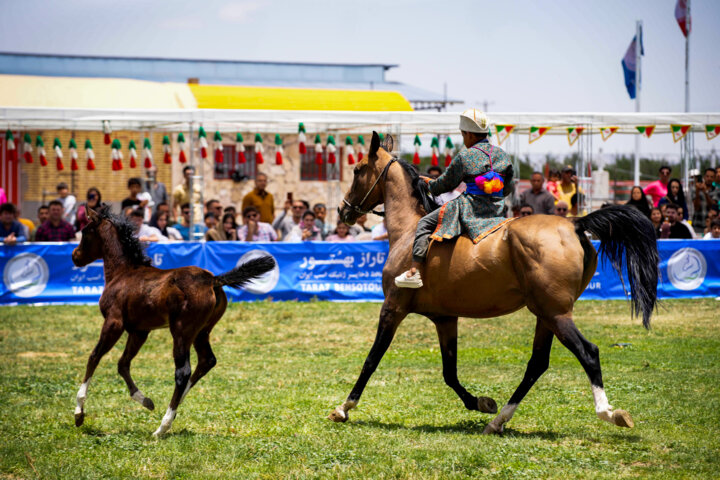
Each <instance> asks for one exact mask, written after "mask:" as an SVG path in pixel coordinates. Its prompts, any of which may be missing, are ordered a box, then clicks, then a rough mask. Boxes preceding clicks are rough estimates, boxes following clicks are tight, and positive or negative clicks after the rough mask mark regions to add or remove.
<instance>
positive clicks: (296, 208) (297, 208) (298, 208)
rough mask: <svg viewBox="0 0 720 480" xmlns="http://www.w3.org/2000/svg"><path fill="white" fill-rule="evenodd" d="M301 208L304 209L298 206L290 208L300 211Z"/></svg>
mask: <svg viewBox="0 0 720 480" xmlns="http://www.w3.org/2000/svg"><path fill="white" fill-rule="evenodd" d="M303 208H305V207H298V206H294V207H292V209H293V210H302V209H303Z"/></svg>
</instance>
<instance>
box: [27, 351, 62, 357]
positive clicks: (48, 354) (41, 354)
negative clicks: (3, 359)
mask: <svg viewBox="0 0 720 480" xmlns="http://www.w3.org/2000/svg"><path fill="white" fill-rule="evenodd" d="M17 356H18V357H20V358H57V357H67V356H68V354H67V353H62V352H22V353H18V354H17Z"/></svg>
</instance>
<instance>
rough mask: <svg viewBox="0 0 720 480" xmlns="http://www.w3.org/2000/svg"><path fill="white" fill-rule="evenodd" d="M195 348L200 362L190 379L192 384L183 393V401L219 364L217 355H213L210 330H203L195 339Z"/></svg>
mask: <svg viewBox="0 0 720 480" xmlns="http://www.w3.org/2000/svg"><path fill="white" fill-rule="evenodd" d="M193 346H194V347H195V352H196V353H197V357H198V361H197V365H195V370H194V371H193V373H192V376H191V377H190V382H189V383H188V386H187V388H186V389H185V393H183V396H182V398H183V399H184V398H185V395H187V392H188V391H189V390H190V389H191V388H192V387H193V386H195V385H197V383H198V382H199V381H200V379H201V378H202V377H204V376H205V375H206V374H207V373H208V372H209V371H210V370H211V369H212V368H213V367H214V366H215V365H216V364H217V359H216V358H215V354H214V353H213V351H212V348H210V330H203V331H202V332H200V333H199V334H198V336H197V338H195V342H194V343H193ZM181 400H182V399H181Z"/></svg>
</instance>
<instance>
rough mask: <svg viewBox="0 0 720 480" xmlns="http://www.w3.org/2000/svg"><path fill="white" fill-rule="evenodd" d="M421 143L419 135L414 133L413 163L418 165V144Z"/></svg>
mask: <svg viewBox="0 0 720 480" xmlns="http://www.w3.org/2000/svg"><path fill="white" fill-rule="evenodd" d="M421 145H422V142H420V135H417V134H416V135H415V140H413V146H414V147H415V154H414V155H413V165H420V146H421Z"/></svg>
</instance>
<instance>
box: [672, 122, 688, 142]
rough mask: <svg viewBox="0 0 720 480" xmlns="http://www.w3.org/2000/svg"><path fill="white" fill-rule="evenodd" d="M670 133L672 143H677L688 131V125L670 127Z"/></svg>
mask: <svg viewBox="0 0 720 480" xmlns="http://www.w3.org/2000/svg"><path fill="white" fill-rule="evenodd" d="M670 131H671V132H672V136H673V141H674V142H675V143H677V142H679V141H680V140H682V139H683V137H684V136H685V135H687V133H688V132H689V131H690V125H670Z"/></svg>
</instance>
